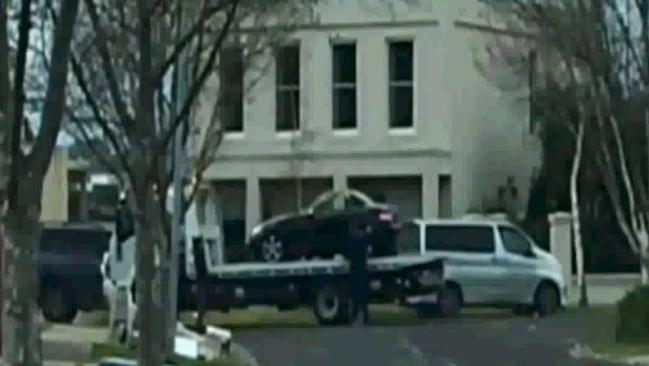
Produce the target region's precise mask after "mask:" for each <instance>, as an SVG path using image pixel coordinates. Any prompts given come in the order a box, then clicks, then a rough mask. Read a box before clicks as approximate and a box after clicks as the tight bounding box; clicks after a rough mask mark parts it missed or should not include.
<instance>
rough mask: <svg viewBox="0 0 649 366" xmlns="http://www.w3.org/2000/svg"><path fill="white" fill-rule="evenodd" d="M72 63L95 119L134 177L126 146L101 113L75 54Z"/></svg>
mask: <svg viewBox="0 0 649 366" xmlns="http://www.w3.org/2000/svg"><path fill="white" fill-rule="evenodd" d="M70 63H71V65H72V73H73V75H74V77H75V80H76V82H77V84H78V85H79V88H80V89H81V92H82V93H83V96H84V98H85V101H86V104H88V106H89V107H90V110H91V111H92V114H93V116H94V118H95V121H96V122H97V124H98V125H99V127H100V128H101V130H102V132H103V133H104V134H105V135H106V137H107V138H108V141H110V143H111V145H112V146H113V149H115V152H116V154H117V157H118V159H119V161H120V164H121V165H122V169H123V171H124V172H126V174H128V176H129V178H130V177H132V176H133V170H132V168H131V166H130V164H129V162H128V158H127V156H126V153H125V151H126V147H124V146H122V144H121V143H120V142H119V140H118V139H117V136H115V133H114V132H113V130H112V129H111V128H110V123H109V122H108V121H107V120H106V119H105V118H104V117H103V115H102V113H101V109H100V108H99V104H98V103H97V101H96V100H95V98H94V96H93V93H92V92H91V91H90V89H89V87H88V84H87V82H86V79H85V77H84V74H83V69H82V67H81V64H79V62H78V61H77V59H76V57H75V56H74V55H72V57H70Z"/></svg>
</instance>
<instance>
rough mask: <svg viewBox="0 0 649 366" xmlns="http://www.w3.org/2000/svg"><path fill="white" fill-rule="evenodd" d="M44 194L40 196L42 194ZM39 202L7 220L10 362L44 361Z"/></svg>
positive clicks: (6, 293)
mask: <svg viewBox="0 0 649 366" xmlns="http://www.w3.org/2000/svg"><path fill="white" fill-rule="evenodd" d="M39 197H40V196H39ZM37 208H38V207H37V204H32V205H31V207H28V210H27V212H24V211H23V212H15V211H10V212H9V213H8V215H7V217H6V220H5V236H4V238H3V241H4V263H6V267H5V268H4V273H3V276H4V281H3V282H4V287H3V295H4V300H5V303H4V306H3V314H2V315H3V326H4V327H3V337H2V339H3V343H4V344H3V350H4V352H3V360H4V362H5V364H8V365H25V366H33V365H40V364H41V347H40V332H39V329H38V327H39V326H38V323H39V322H38V319H39V310H38V306H37V301H36V300H37V297H38V274H37V271H36V267H37V262H36V254H37V249H38V241H39V239H40V223H39V220H38V214H37V212H38V211H39V210H38V209H37Z"/></svg>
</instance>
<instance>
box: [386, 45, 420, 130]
mask: <svg viewBox="0 0 649 366" xmlns="http://www.w3.org/2000/svg"><path fill="white" fill-rule="evenodd" d="M389 58H390V59H389V63H390V77H389V90H390V100H389V103H390V128H411V127H413V122H414V121H413V42H412V41H394V42H390V43H389Z"/></svg>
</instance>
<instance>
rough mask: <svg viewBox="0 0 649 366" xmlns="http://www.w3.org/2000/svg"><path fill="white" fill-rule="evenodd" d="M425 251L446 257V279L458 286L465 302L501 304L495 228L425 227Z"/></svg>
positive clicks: (468, 225) (502, 274)
mask: <svg viewBox="0 0 649 366" xmlns="http://www.w3.org/2000/svg"><path fill="white" fill-rule="evenodd" d="M426 250H427V251H429V252H434V253H436V254H439V255H440V256H443V257H445V258H447V261H446V263H447V267H446V268H447V269H446V271H445V272H446V277H447V278H448V279H449V280H452V281H456V282H458V283H459V284H460V286H461V287H462V294H463V296H464V302H465V303H468V304H470V303H481V304H483V303H497V302H501V301H503V299H504V295H505V293H504V290H503V288H502V286H501V284H502V281H503V278H504V269H503V268H502V266H499V265H498V263H497V261H496V242H495V227H494V226H492V225H475V224H467V225H463V224H460V225H456V224H453V225H445V224H430V225H427V227H426Z"/></svg>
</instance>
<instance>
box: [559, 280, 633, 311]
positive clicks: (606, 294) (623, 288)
mask: <svg viewBox="0 0 649 366" xmlns="http://www.w3.org/2000/svg"><path fill="white" fill-rule="evenodd" d="M640 283H641V278H640V274H639V273H637V274H636V273H619V274H618V273H613V274H586V286H587V288H588V301H589V302H590V304H592V305H614V304H615V303H617V302H618V301H619V300H621V299H622V298H623V297H624V295H625V294H626V293H627V292H628V291H630V290H632V289H633V288H634V287H636V286H638V285H640ZM578 301H579V288H578V287H577V280H576V278H574V279H573V281H572V286H571V287H570V291H569V293H568V303H569V304H572V305H574V304H577V302H578Z"/></svg>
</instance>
